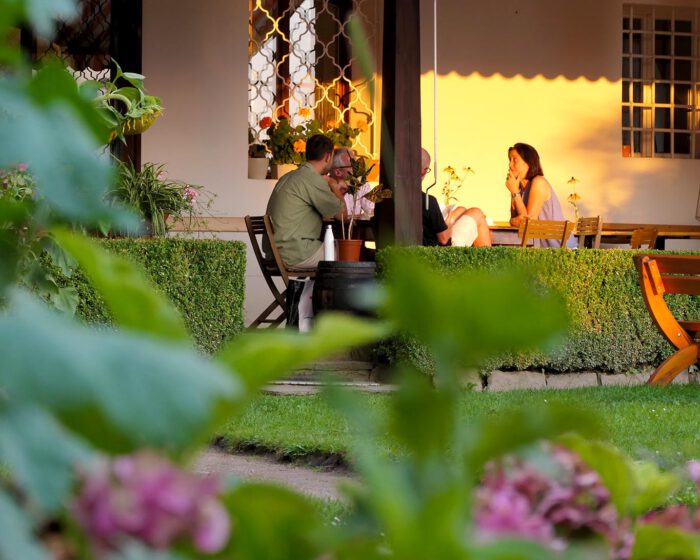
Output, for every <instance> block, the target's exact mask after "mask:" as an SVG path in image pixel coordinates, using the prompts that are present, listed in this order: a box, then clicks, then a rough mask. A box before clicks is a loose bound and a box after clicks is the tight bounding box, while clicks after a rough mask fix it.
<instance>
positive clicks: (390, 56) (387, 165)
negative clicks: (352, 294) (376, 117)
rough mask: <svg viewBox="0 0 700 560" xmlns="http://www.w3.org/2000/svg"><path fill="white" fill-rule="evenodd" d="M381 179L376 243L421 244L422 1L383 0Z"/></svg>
mask: <svg viewBox="0 0 700 560" xmlns="http://www.w3.org/2000/svg"><path fill="white" fill-rule="evenodd" d="M383 52H384V54H383V62H382V65H383V69H382V135H381V147H380V154H381V155H380V157H381V159H380V166H379V168H380V171H381V177H380V180H381V182H382V184H384V185H385V186H386V187H388V188H390V189H391V190H392V191H393V193H394V195H393V198H391V199H388V200H384V201H383V202H382V203H381V204H378V205H377V208H376V212H377V222H378V233H377V242H378V246H379V247H380V248H381V247H386V246H387V245H391V244H397V245H420V244H421V243H422V239H423V222H422V208H421V176H420V173H421V164H420V148H421V106H420V72H421V70H420V2H419V0H385V2H384V51H383Z"/></svg>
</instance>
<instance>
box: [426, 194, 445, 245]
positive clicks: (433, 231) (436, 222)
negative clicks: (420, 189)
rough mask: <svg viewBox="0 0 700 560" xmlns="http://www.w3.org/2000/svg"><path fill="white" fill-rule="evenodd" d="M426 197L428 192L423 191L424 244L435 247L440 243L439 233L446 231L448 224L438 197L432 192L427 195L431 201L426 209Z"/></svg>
mask: <svg viewBox="0 0 700 560" xmlns="http://www.w3.org/2000/svg"><path fill="white" fill-rule="evenodd" d="M425 197H426V194H425V193H423V197H422V199H421V204H422V205H423V245H424V246H426V247H435V246H436V245H440V242H439V241H438V238H437V234H438V233H440V232H443V231H445V230H446V229H447V224H446V223H445V219H444V218H443V217H442V212H441V211H440V205H439V204H438V201H437V199H436V198H435V197H434V196H433V195H432V194H429V195H427V197H428V201H429V202H428V209H427V210H426V209H425ZM448 245H449V243H448Z"/></svg>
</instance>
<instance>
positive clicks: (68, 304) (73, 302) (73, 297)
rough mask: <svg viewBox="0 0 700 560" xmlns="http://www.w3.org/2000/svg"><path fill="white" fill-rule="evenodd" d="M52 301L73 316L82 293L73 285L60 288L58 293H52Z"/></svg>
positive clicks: (60, 309)
mask: <svg viewBox="0 0 700 560" xmlns="http://www.w3.org/2000/svg"><path fill="white" fill-rule="evenodd" d="M51 303H53V305H54V307H55V308H56V309H58V310H59V311H61V312H63V313H65V314H66V315H68V316H70V317H72V316H73V315H75V311H76V309H77V308H78V304H79V303H80V295H79V294H78V290H76V289H75V288H74V287H73V286H67V287H65V288H58V289H57V290H56V293H54V294H51Z"/></svg>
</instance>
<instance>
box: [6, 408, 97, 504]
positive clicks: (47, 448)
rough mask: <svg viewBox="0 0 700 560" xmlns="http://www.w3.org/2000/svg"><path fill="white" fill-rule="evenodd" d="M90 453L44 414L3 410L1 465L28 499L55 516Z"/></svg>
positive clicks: (26, 410)
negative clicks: (79, 468)
mask: <svg viewBox="0 0 700 560" xmlns="http://www.w3.org/2000/svg"><path fill="white" fill-rule="evenodd" d="M89 453H90V452H89V450H88V449H87V447H86V446H85V445H84V444H83V443H82V442H80V441H78V440H76V438H75V437H74V436H72V435H71V434H69V433H67V432H66V430H65V429H64V428H63V427H62V426H60V425H59V424H58V423H57V422H56V420H55V419H54V418H53V417H52V416H50V415H49V414H47V413H46V412H45V411H44V410H42V409H39V408H35V407H28V406H25V407H7V408H2V409H0V463H2V464H4V465H5V466H6V467H7V468H8V469H9V471H10V473H11V476H12V478H13V479H14V480H15V481H16V482H17V483H18V484H19V485H20V486H21V487H22V489H23V491H24V492H25V493H26V494H27V495H28V497H29V498H30V499H31V500H32V501H33V502H34V503H35V504H38V505H39V506H40V507H41V508H43V509H45V510H47V511H50V512H55V511H57V510H58V509H59V508H60V507H61V505H62V503H63V502H64V500H65V499H66V496H67V495H68V493H69V492H70V489H71V485H72V482H73V480H74V477H75V474H76V472H77V471H76V468H75V467H76V465H77V464H78V463H79V462H81V461H84V460H86V459H87V457H88V456H89Z"/></svg>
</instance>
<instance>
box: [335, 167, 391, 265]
mask: <svg viewBox="0 0 700 560" xmlns="http://www.w3.org/2000/svg"><path fill="white" fill-rule="evenodd" d="M350 166H351V171H350V174H349V175H348V177H347V179H346V183H347V189H348V190H347V194H349V195H350V196H351V197H352V205H351V206H350V207H351V208H355V207H356V206H357V201H358V200H360V199H362V198H367V199H368V200H371V201H372V202H375V203H376V202H380V201H381V200H383V199H385V198H390V197H391V191H390V190H389V189H385V188H384V187H382V185H377V186H376V187H374V188H373V189H372V190H370V191H368V192H367V193H365V194H364V195H360V189H361V188H362V187H363V186H364V185H365V184H366V183H367V176H368V175H369V174H370V173H371V172H372V169H373V168H374V166H375V164H372V165H370V166H369V167H367V158H366V157H364V156H359V157H357V158H355V159H351V160H350ZM354 225H355V215H354V214H351V215H350V219H349V221H348V227H347V234H346V229H345V223H343V224H342V226H343V227H342V232H343V238H342V239H339V240H338V260H340V261H359V260H360V251H361V249H362V240H361V239H353V238H352V234H353V226H354Z"/></svg>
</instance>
